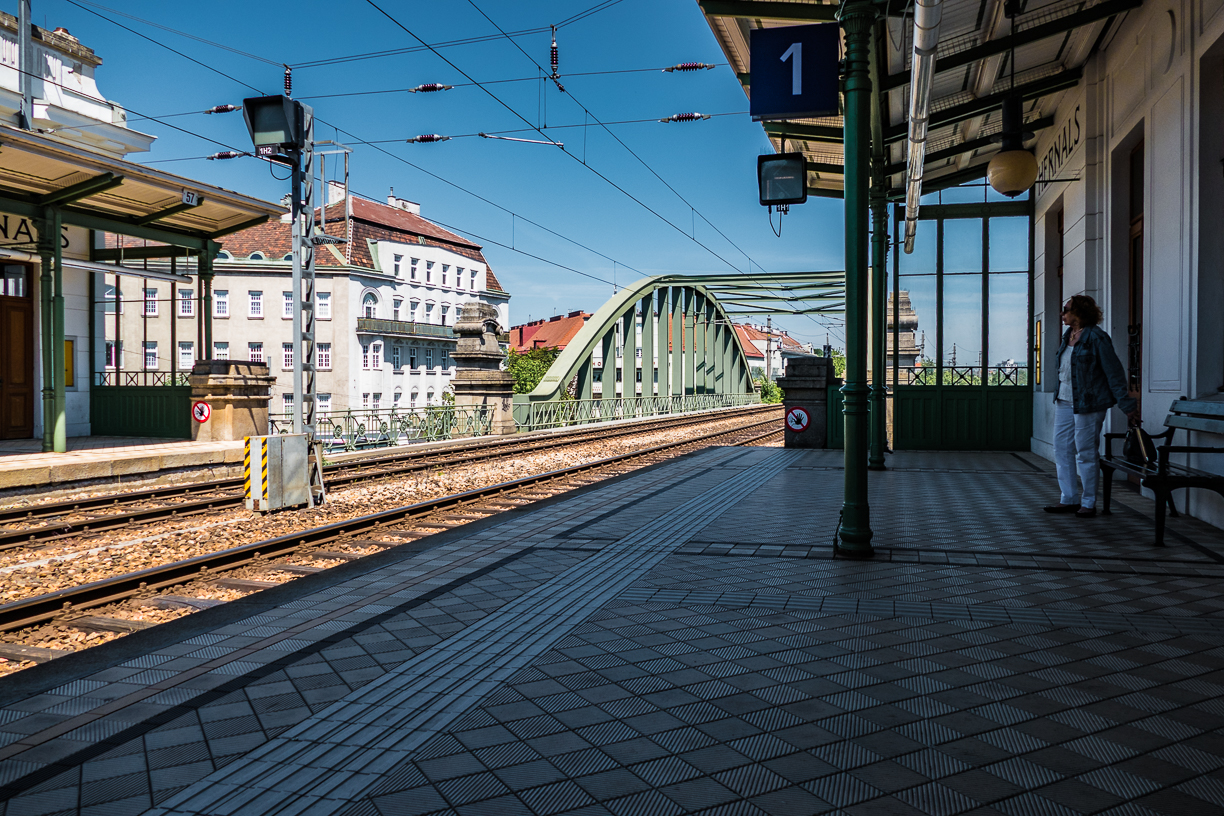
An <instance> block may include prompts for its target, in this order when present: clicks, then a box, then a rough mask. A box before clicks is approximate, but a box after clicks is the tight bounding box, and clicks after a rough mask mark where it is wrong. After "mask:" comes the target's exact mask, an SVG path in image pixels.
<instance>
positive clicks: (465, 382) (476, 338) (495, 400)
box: [451, 303, 516, 434]
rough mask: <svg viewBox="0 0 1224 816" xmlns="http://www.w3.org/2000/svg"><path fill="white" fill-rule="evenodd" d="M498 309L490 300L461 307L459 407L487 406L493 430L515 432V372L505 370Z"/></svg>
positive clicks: (457, 326)
mask: <svg viewBox="0 0 1224 816" xmlns="http://www.w3.org/2000/svg"><path fill="white" fill-rule="evenodd" d="M497 332H498V325H497V309H495V308H493V307H492V306H490V305H489V304H487V303H469V304H467V305H465V306H463V308H462V309H460V310H459V319H458V321H456V323H455V334H456V335H457V336H458V338H459V341H458V343H457V344H456V346H455V352H454V354H453V357H454V358H455V377H454V379H452V380H451V388H453V389H454V391H455V407H456V408H478V407H482V406H483V407H485V408H487V409H488V410H489V411H490V412H491V413H492V416H493V421H492V426H491V428H490V433H493V434H512V433H514V432H515V430H516V428H515V425H514V375H512V374H511V373H510V372H509V371H502V370H501V363H502V359H503V356H502V352H501V348H500V347H499V346H498V345H497Z"/></svg>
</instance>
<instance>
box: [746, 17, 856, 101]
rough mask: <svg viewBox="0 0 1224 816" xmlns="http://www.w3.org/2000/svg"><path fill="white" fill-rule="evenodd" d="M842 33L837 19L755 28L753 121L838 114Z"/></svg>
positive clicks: (753, 34)
mask: <svg viewBox="0 0 1224 816" xmlns="http://www.w3.org/2000/svg"><path fill="white" fill-rule="evenodd" d="M839 37H840V30H839V26H838V25H837V23H819V24H817V25H803V26H787V27H785V28H754V29H752V42H751V47H752V65H751V68H750V75H751V78H752V99H751V104H750V107H749V109H750V112H751V114H752V118H753V120H754V121H761V120H763V119H803V118H809V117H816V116H834V115H836V114H837V112H838V107H837V78H838V77H837V73H838V42H839Z"/></svg>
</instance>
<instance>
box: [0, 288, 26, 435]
mask: <svg viewBox="0 0 1224 816" xmlns="http://www.w3.org/2000/svg"><path fill="white" fill-rule="evenodd" d="M33 435H34V301H33V298H31V297H30V287H29V268H28V267H24V266H19V265H16V264H6V265H5V266H4V268H3V277H2V279H0V439H28V438H29V437H31V436H33Z"/></svg>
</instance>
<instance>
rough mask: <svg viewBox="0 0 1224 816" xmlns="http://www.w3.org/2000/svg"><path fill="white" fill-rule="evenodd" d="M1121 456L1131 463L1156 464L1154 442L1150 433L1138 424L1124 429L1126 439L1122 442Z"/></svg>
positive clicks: (1140, 464)
mask: <svg viewBox="0 0 1224 816" xmlns="http://www.w3.org/2000/svg"><path fill="white" fill-rule="evenodd" d="M1122 458H1123V459H1125V460H1126V461H1128V462H1130V463H1131V464H1132V465H1137V466H1142V465H1154V464H1156V443H1155V442H1154V441H1153V440H1152V435H1151V434H1149V433H1148V432H1147V431H1145V430H1143V428H1140V427H1139V426H1138V425H1136V426H1134V427H1132V428H1127V429H1126V439H1125V440H1124V441H1123V442H1122Z"/></svg>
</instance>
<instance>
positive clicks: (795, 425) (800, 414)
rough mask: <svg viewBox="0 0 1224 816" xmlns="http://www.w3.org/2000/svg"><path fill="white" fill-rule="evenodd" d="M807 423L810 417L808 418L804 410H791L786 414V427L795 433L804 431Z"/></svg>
mask: <svg viewBox="0 0 1224 816" xmlns="http://www.w3.org/2000/svg"><path fill="white" fill-rule="evenodd" d="M809 422H811V417H809V416H808V412H807V409H806V408H792V409H790V410H789V411H787V412H786V427H788V428H790V429H791V430H792V431H794V432H795V433H800V432H801V431H804V430H806V429H807V426H808V423H809Z"/></svg>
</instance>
